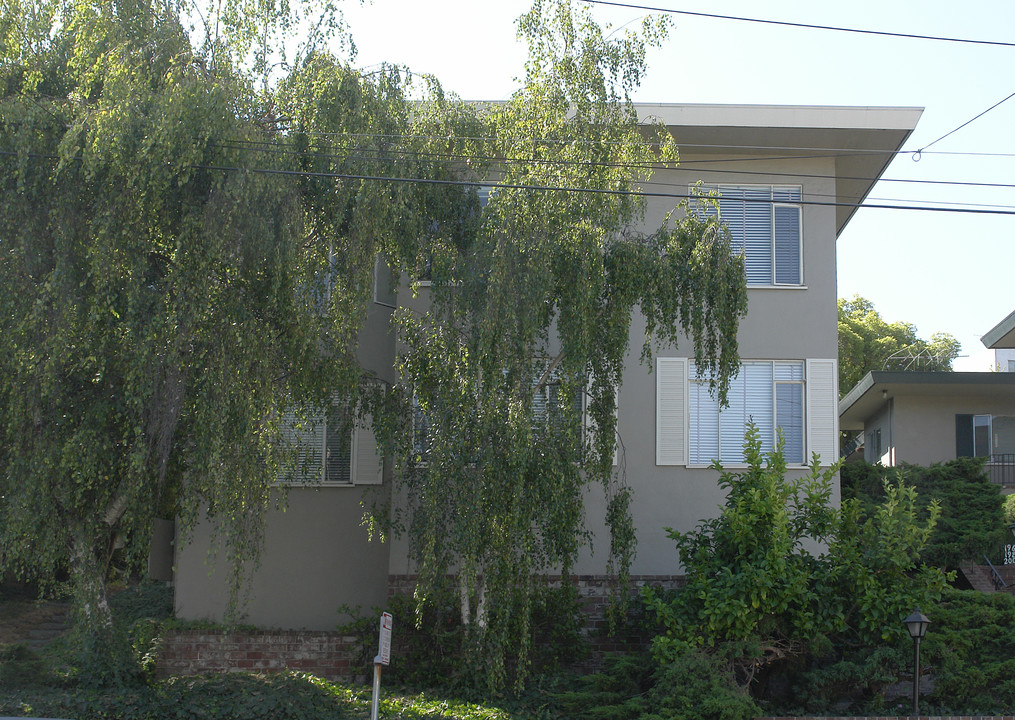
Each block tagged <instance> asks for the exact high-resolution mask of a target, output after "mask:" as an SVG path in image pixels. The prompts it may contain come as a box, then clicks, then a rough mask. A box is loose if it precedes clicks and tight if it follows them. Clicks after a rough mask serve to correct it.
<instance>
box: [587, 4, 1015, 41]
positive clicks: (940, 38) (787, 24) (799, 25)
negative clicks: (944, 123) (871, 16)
mask: <svg viewBox="0 0 1015 720" xmlns="http://www.w3.org/2000/svg"><path fill="white" fill-rule="evenodd" d="M581 1H582V2H585V3H588V4H590V5H612V6H613V7H621V8H628V9H631V10H647V11H649V12H658V13H667V14H670V15H691V16H694V17H705V18H712V19H715V20H737V21H740V22H751V23H761V24H764V25H783V26H785V27H797V28H808V29H811V30H834V31H836V32H847V33H858V34H861V35H881V36H884V37H897V38H908V39H911V40H938V41H941V42H954V43H967V44H970V45H997V46H1000V47H1015V43H1011V42H1001V41H1000V40H970V39H967V38H956V37H946V36H941V35H917V34H914V33H900V32H888V31H885V30H866V29H861V28H847V27H839V26H836V25H815V24H813V23H800V22H789V21H788V20H766V19H763V18H751V17H741V16H737V15H719V14H717V13H706V12H697V11H694V10H673V9H671V8H662V7H654V6H650V5H635V4H634V3H626V2H614V1H612V0H581Z"/></svg>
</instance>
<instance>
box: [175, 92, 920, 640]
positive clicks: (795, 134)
mask: <svg viewBox="0 0 1015 720" xmlns="http://www.w3.org/2000/svg"><path fill="white" fill-rule="evenodd" d="M638 109H639V112H640V114H641V115H642V117H645V118H648V117H657V118H661V119H662V120H663V121H664V122H665V124H666V125H667V126H668V127H669V129H670V131H671V132H672V133H673V135H674V137H675V138H676V141H677V143H678V145H679V146H680V151H681V165H680V166H679V167H678V168H676V169H672V170H665V171H660V172H659V173H657V175H656V176H655V177H654V178H653V181H654V182H658V183H666V184H668V185H670V186H672V187H673V188H675V190H674V192H681V191H682V192H686V189H687V188H690V186H691V185H693V184H694V183H696V182H698V181H702V182H703V183H704V184H706V185H707V186H711V187H713V188H715V189H717V190H718V191H719V192H720V194H721V197H722V199H721V201H720V204H721V212H722V216H723V217H724V219H725V220H726V222H727V223H728V224H729V225H730V229H731V233H732V235H733V238H734V243H735V244H736V245H738V246H739V247H740V248H741V249H742V250H743V251H744V253H745V258H746V266H747V274H748V286H749V287H748V303H749V306H748V315H747V317H746V318H745V319H744V320H743V321H742V323H741V327H740V331H739V335H738V341H739V348H740V355H741V358H742V363H743V365H742V370H741V373H740V375H739V376H738V378H737V379H736V380H735V381H734V382H733V384H732V386H731V389H730V393H729V403H730V404H729V407H728V408H724V409H721V410H720V409H719V408H718V406H717V404H716V403H715V401H714V400H713V399H712V398H711V397H710V396H709V395H708V392H707V388H706V386H705V385H704V384H702V383H699V382H698V380H697V377H696V374H695V368H694V364H693V357H692V356H693V353H692V352H691V349H690V348H691V345H690V343H689V342H686V341H685V342H682V343H680V345H679V349H675V348H670V347H659V348H658V349H657V354H656V357H655V359H654V367H652V368H647V367H645V366H643V365H641V364H640V363H639V362H638V353H637V350H635V352H634V353H633V354H632V355H631V357H630V359H629V362H628V369H627V371H626V372H625V375H624V382H623V385H622V387H621V388H620V389H619V396H618V434H619V443H618V458H617V461H618V465H617V467H618V471H622V472H624V473H625V475H626V482H627V484H628V485H629V486H630V487H631V489H632V491H633V503H632V506H631V512H632V514H633V517H634V521H635V525H636V527H637V535H638V537H637V541H638V547H637V556H636V558H635V560H634V565H633V567H632V573H633V574H634V575H635V576H636V577H640V578H642V579H651V578H652V577H659V576H667V577H669V576H673V575H678V574H679V573H680V565H679V561H678V558H677V554H676V552H675V550H674V548H673V543H672V541H670V540H669V538H668V537H667V536H666V532H665V530H664V529H663V528H664V527H667V526H668V527H673V528H676V529H680V530H688V529H690V528H693V527H694V526H695V525H697V524H698V522H699V521H700V520H701V519H703V518H707V517H712V516H714V515H715V514H716V513H717V511H718V508H719V506H720V504H721V503H722V501H723V494H722V492H721V490H720V488H719V487H718V486H717V483H716V480H717V474H716V473H715V471H713V470H711V469H709V467H708V466H709V464H710V463H711V462H712V460H713V459H719V460H721V461H722V462H723V463H724V464H725V465H727V466H736V465H737V464H738V463H740V462H741V461H742V458H741V449H740V448H741V444H742V442H743V429H744V425H745V423H746V422H747V420H748V419H751V420H753V421H754V422H755V423H756V424H757V425H758V426H759V428H760V429H761V431H762V435H763V441H764V443H765V445H766V447H770V446H771V445H772V444H773V443H774V440H775V435H776V431H777V428H781V429H782V431H783V433H784V435H785V437H786V440H787V453H788V455H789V460H790V463H791V466H792V469H791V470H790V472H803V466H804V464H805V463H806V462H807V461H808V460H809V459H810V457H811V455H812V453H818V454H820V456H821V458H822V463H824V464H828V463H830V462H831V461H833V460H835V459H836V458H837V457H838V441H837V436H838V412H837V398H838V388H837V387H836V377H837V371H836V355H837V348H838V345H837V325H836V318H837V309H836V260H835V258H836V255H835V253H836V247H835V245H836V238H837V237H838V235H839V233H841V232H842V230H843V228H844V227H845V226H846V224H847V223H848V222H849V220H850V218H851V216H852V215H853V213H854V212H855V209H856V205H857V204H858V203H859V202H860V201H861V200H862V199H863V198H864V197H866V195H867V194H868V192H869V191H870V189H871V187H872V186H873V184H874V183H875V181H876V180H877V178H878V177H879V176H880V175H881V173H882V172H883V171H884V169H885V167H886V166H887V165H888V163H889V162H890V160H891V159H892V157H893V153H894V152H895V151H897V150H898V149H900V148H901V146H902V144H903V143H904V141H905V140H906V138H907V137H908V136H909V134H910V133H911V132H912V130H913V128H914V126H915V124H916V122H917V120H918V119H919V117H920V114H921V110H920V109H917V108H898V107H797V106H748V105H671V104H660V105H641V106H639V108H638ZM673 204H674V201H673V200H672V199H667V198H653V199H650V200H649V205H648V212H647V217H646V226H647V227H649V228H651V227H658V225H659V224H660V222H661V221H662V219H663V217H664V215H665V213H666V212H667V211H668V210H670V209H671V208H672V206H673ZM383 285H384V284H383V283H379V287H378V291H377V293H376V297H375V300H376V301H375V303H374V305H373V307H372V308H371V310H370V316H369V320H368V325H367V327H366V329H365V330H364V333H363V338H362V345H361V349H360V360H361V362H362V363H363V365H364V367H367V368H369V369H371V370H374V371H375V372H377V374H378V375H379V377H381V378H382V379H384V380H388V381H393V380H394V377H393V376H392V373H393V370H392V364H393V359H394V353H395V343H394V338H393V336H392V333H391V331H390V329H389V327H388V319H389V317H390V315H391V313H392V312H393V309H394V308H395V307H396V306H398V304H399V303H406V302H410V300H409V299H408V297H406V294H405V293H403V292H399V291H398V290H397V288H393V287H387V286H383ZM424 301H425V297H424ZM643 332H644V323H643V321H642V319H641V318H635V319H634V321H633V326H632V329H631V333H632V340H633V342H632V345H633V347H635V348H639V347H640V343H641V338H642V337H643ZM347 446H348V447H349V449H348V450H347V451H346V452H347V453H348V469H347V470H346V471H345V472H344V474H343V475H342V476H341V477H338V478H337V479H334V478H333V479H332V480H331V481H329V482H325V483H323V484H322V485H320V486H316V487H293V488H289V489H288V490H287V491H288V494H289V496H288V509H287V511H285V512H278V513H274V514H272V515H271V516H270V517H269V518H268V521H267V531H266V538H265V541H266V542H265V548H264V551H263V554H262V557H261V562H260V565H259V567H258V568H257V570H256V572H255V573H254V575H253V577H252V581H251V583H252V584H251V593H250V596H249V600H248V604H247V614H246V622H249V623H252V624H255V625H259V626H264V627H277V628H307V629H331V628H333V627H334V626H335V624H336V623H337V622H338V621H339V615H338V608H339V607H340V606H342V605H343V604H348V605H360V606H362V607H364V608H369V607H371V606H383V604H384V602H385V598H386V596H387V592H388V587H389V585H390V584H395V585H398V584H399V583H400V581H402V580H403V579H404V578H406V577H407V576H411V575H412V573H413V568H412V567H411V565H410V564H409V561H408V556H407V552H406V547H405V545H404V544H403V543H402V542H400V541H398V540H394V541H389V542H387V543H381V542H378V541H376V540H375V541H373V542H369V541H368V540H367V533H366V531H365V530H364V528H362V527H361V526H360V518H361V515H362V511H363V508H362V506H361V503H362V502H364V501H365V502H370V501H371V498H376V497H378V496H380V497H383V496H384V494H385V493H386V492H388V490H389V486H390V482H389V478H388V475H387V470H386V463H385V460H384V459H383V458H381V457H379V456H378V454H377V452H376V446H375V444H374V441H373V437H372V436H371V433H370V431H369V429H367V428H358V429H357V430H356V431H355V432H354V433H353V437H352V439H351V443H350V444H348V445H347ZM326 480H327V478H326ZM280 492H282V490H281V489H280ZM603 516H604V507H603V506H602V502H601V501H597V500H590V501H589V504H588V506H587V519H588V523H589V526H590V528H591V529H592V531H593V534H594V538H595V539H594V542H593V547H592V548H591V549H590V550H589V551H587V552H585V554H584V555H583V556H582V557H581V559H580V560H579V562H578V564H577V567H576V568H575V572H577V573H579V574H582V575H587V576H601V575H603V574H604V573H605V571H606V556H607V552H606V546H605V543H606V542H608V536H607V534H606V532H605V530H604V524H603ZM210 537H211V535H210V532H209V529H208V528H207V527H204V528H199V529H198V531H197V533H196V534H195V536H194V537H193V539H192V541H191V542H190V543H189V544H187V545H185V546H180V547H177V548H176V551H175V589H176V609H177V613H178V616H180V617H182V618H194V619H201V618H211V619H214V618H217V617H220V616H221V614H222V612H223V610H224V607H225V602H226V594H227V590H226V585H225V582H224V576H225V573H224V572H223V568H222V566H221V564H219V565H214V564H210V563H209V562H208V557H209V551H210V550H212V549H213V548H212V547H211V540H210Z"/></svg>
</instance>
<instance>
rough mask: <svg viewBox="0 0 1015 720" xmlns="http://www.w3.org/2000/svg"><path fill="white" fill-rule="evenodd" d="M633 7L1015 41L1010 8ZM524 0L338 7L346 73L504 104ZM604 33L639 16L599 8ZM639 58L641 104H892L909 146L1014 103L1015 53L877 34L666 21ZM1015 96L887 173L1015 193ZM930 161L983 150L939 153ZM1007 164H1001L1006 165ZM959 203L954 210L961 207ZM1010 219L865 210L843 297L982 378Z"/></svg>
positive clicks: (390, 1)
mask: <svg viewBox="0 0 1015 720" xmlns="http://www.w3.org/2000/svg"><path fill="white" fill-rule="evenodd" d="M632 4H640V5H651V6H657V7H667V8H672V9H679V10H691V11H700V12H708V13H716V14H723V15H738V16H744V17H755V18H758V17H760V18H765V19H772V20H785V21H791V22H801V23H810V24H818V25H831V26H841V27H850V28H863V29H872V30H883V31H889V32H900V33H910V34H921V35H934V36H947V37H958V38H969V39H978V40H994V41H1002V42H1015V2H1012V0H970V1H969V2H965V3H961V4H956V3H954V2H952V1H951V0H948V1H945V0H920V2H912V0H852V1H851V2H848V3H815V2H813V0H768V1H767V2H764V3H758V2H752V1H750V0H713V1H712V2H708V3H692V2H687V1H686V0H683V1H682V0H650V1H645V0H641V1H640V2H632ZM528 6H529V3H528V2H527V0H495V1H482V0H431V1H430V2H421V1H420V0H373V2H372V3H370V4H365V5H359V4H358V3H351V2H350V3H346V4H344V5H343V6H342V7H343V11H344V13H345V16H346V19H347V21H348V22H349V25H350V27H351V30H352V34H353V38H354V40H355V43H356V45H357V47H358V51H359V54H358V57H357V59H356V65H357V66H359V67H362V68H367V67H370V66H373V65H376V64H378V63H381V62H389V63H396V64H401V65H406V66H408V67H409V68H410V69H412V70H413V71H415V72H421V73H432V74H434V75H435V76H437V77H438V78H439V79H440V81H441V83H442V84H443V85H444V87H445V89H447V90H451V91H453V92H455V93H457V94H458V95H460V96H461V97H463V98H465V99H468V100H498V99H504V98H506V97H507V96H508V95H510V93H511V92H512V91H513V90H514V89H515V88H516V87H517V82H516V81H515V78H517V77H519V76H520V75H521V74H522V69H523V63H524V60H525V48H524V46H523V45H521V44H520V43H519V42H518V41H517V40H516V38H515V25H514V20H515V18H517V17H518V16H519V15H520V14H521V13H523V12H524V11H525V10H526V9H527V8H528ZM594 14H595V16H596V18H597V19H599V20H600V22H602V23H608V24H610V25H611V26H613V27H614V28H616V27H619V26H622V25H624V24H626V23H629V22H631V21H635V22H636V21H637V20H638V19H640V17H641V16H642V15H643V14H644V11H641V10H635V9H625V8H614V7H607V6H595V7H594ZM672 18H673V26H672V28H671V33H670V37H669V39H668V40H667V42H666V45H665V47H663V48H661V49H658V50H656V51H654V52H652V54H651V55H650V57H649V66H650V70H649V75H648V77H647V79H646V82H645V83H643V85H642V87H641V88H640V89H639V91H638V93H637V95H636V100H639V101H643V102H687V103H738V104H739V103H751V104H787V105H859V106H867V105H898V106H916V107H923V108H925V111H924V114H923V117H922V119H921V120H920V122H919V124H918V125H917V128H916V131H915V132H914V133H913V135H912V136H911V138H910V140H909V142H908V143H907V145H906V147H905V148H904V149H907V150H917V149H920V148H922V147H924V146H926V145H927V144H929V143H931V142H933V141H934V140H936V139H937V138H939V137H940V136H942V135H944V134H945V133H947V132H949V131H950V130H953V129H954V128H956V127H957V126H959V125H961V124H962V123H964V122H966V121H967V120H969V119H970V118H972V117H973V116H975V115H976V114H978V113H980V112H982V111H983V110H985V109H987V108H989V107H990V106H991V105H993V104H994V103H996V102H998V101H999V100H1001V99H1003V98H1005V97H1007V96H1008V95H1009V94H1011V93H1012V92H1015V76H1013V75H1012V73H1011V69H1012V68H1015V47H996V46H990V45H971V44H960V43H948V42H940V41H930V40H915V39H903V38H890V37H876V36H868V35H856V34H852V33H839V32H831V31H826V30H812V29H801V28H789V27H778V26H770V25H759V24H755V23H746V22H737V21H729V20H718V19H707V18H699V17H689V16H681V15H673V16H672ZM1013 128H1015V98H1012V99H1011V100H1009V101H1008V102H1006V103H1004V104H1002V105H1001V106H1000V107H998V108H996V109H995V110H993V111H991V112H990V113H988V114H986V115H985V116H984V117H982V118H980V119H979V120H977V121H975V122H974V123H972V124H970V125H969V126H968V127H966V128H964V129H962V130H959V131H958V132H956V133H954V134H953V135H951V136H949V137H948V138H946V139H944V140H942V141H941V142H939V143H936V144H935V145H934V146H933V147H932V148H930V150H929V151H928V152H927V153H924V154H923V156H922V159H921V160H920V161H919V162H914V161H913V160H912V159H911V158H910V156H908V155H903V156H899V157H897V158H896V159H895V160H894V161H893V162H892V164H891V166H890V167H889V168H888V170H887V171H886V172H885V174H884V177H886V178H898V179H916V180H943V181H951V182H966V183H970V182H976V183H1007V184H1010V185H1015V138H1013V133H1012V129H1013ZM931 151H937V152H938V153H990V154H998V155H990V156H986V155H971V154H961V155H950V154H935V153H933V152H931ZM1003 154H1007V156H1004V155H1003ZM927 201H931V202H933V203H934V204H936V205H943V204H953V206H955V207H974V208H980V207H993V208H997V207H1001V208H1005V209H1008V210H1015V187H1008V188H987V187H967V186H955V185H930V184H909V183H894V182H880V183H878V185H877V186H875V188H874V189H873V191H872V192H871V194H870V197H869V198H868V202H881V203H887V204H893V205H897V204H921V203H923V202H927ZM960 204H961V205H960ZM1013 274H1015V215H1008V216H1004V215H967V214H962V213H942V212H918V211H904V210H878V209H866V210H865V209H861V210H860V211H858V212H857V213H856V214H855V215H854V216H853V219H852V221H851V222H850V224H849V226H848V227H847V228H846V230H845V231H844V232H843V233H842V235H841V236H840V238H839V241H838V294H839V296H840V297H851V296H852V295H854V294H859V295H862V296H864V297H866V298H868V299H870V300H871V301H872V302H873V303H874V306H875V307H876V308H877V309H878V310H879V311H880V312H881V314H882V316H883V317H885V318H886V319H887V320H889V321H896V320H904V321H907V322H911V323H913V324H915V325H916V326H917V329H918V334H919V335H920V336H921V337H924V338H929V337H930V335H931V333H934V332H948V333H951V334H952V335H954V336H955V337H956V338H958V339H959V341H960V342H961V343H962V354H963V355H964V356H967V357H964V358H960V360H959V361H958V362H957V363H956V369H958V370H987V369H989V362H990V360H989V356H988V354H987V353H985V352H984V348H983V345H982V343H981V342H980V337H981V336H982V335H983V334H984V333H986V332H987V331H988V330H990V329H991V328H992V327H993V326H994V325H996V324H997V323H998V322H999V321H1001V320H1002V319H1003V318H1004V317H1006V316H1007V315H1008V313H1010V312H1011V311H1012V310H1015V292H1013V291H1012V290H1013V288H1015V284H1013V283H1012V278H1013Z"/></svg>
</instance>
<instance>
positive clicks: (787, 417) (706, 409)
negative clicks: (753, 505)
mask: <svg viewBox="0 0 1015 720" xmlns="http://www.w3.org/2000/svg"><path fill="white" fill-rule="evenodd" d="M688 379H689V387H688V410H689V418H688V421H689V422H688V431H689V432H688V435H689V438H688V439H689V455H688V461H689V462H690V463H691V464H692V465H693V464H702V465H704V464H708V463H711V462H712V461H713V460H718V461H720V462H723V463H732V464H738V463H743V462H744V449H743V446H744V435H745V433H746V432H747V426H748V424H749V423H754V425H755V426H756V427H757V428H758V432H759V433H760V435H761V449H762V452H770V451H771V450H773V449H774V448H775V445H776V440H777V437H778V433H779V432H780V431H781V432H782V436H783V440H784V446H783V452H784V455H785V458H786V462H787V463H790V464H793V465H800V464H803V462H804V364H803V362H800V361H794V362H779V361H776V362H773V361H750V362H745V363H743V364H742V365H741V367H740V372H739V373H738V374H737V376H736V377H735V378H734V379H733V381H732V382H731V383H730V387H729V392H728V393H727V400H728V401H729V406H728V407H725V408H721V409H720V408H719V402H718V400H717V399H716V398H714V397H712V396H711V395H710V394H709V381H708V377H707V376H704V375H699V373H698V370H697V367H696V366H695V364H694V363H693V362H692V363H691V364H690V368H689V374H688Z"/></svg>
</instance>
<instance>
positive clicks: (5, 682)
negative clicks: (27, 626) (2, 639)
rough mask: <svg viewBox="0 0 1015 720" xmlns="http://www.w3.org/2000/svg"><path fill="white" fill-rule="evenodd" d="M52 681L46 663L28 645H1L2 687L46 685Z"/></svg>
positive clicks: (0, 679)
mask: <svg viewBox="0 0 1015 720" xmlns="http://www.w3.org/2000/svg"><path fill="white" fill-rule="evenodd" d="M51 681H52V675H51V673H50V672H49V668H48V667H47V665H46V663H45V662H44V661H43V659H42V658H41V657H39V655H38V654H36V653H35V652H33V651H32V650H30V649H29V648H28V647H27V646H26V645H22V644H17V645H7V646H4V645H0V687H8V688H9V687H21V686H24V685H44V684H46V683H47V682H51Z"/></svg>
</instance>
